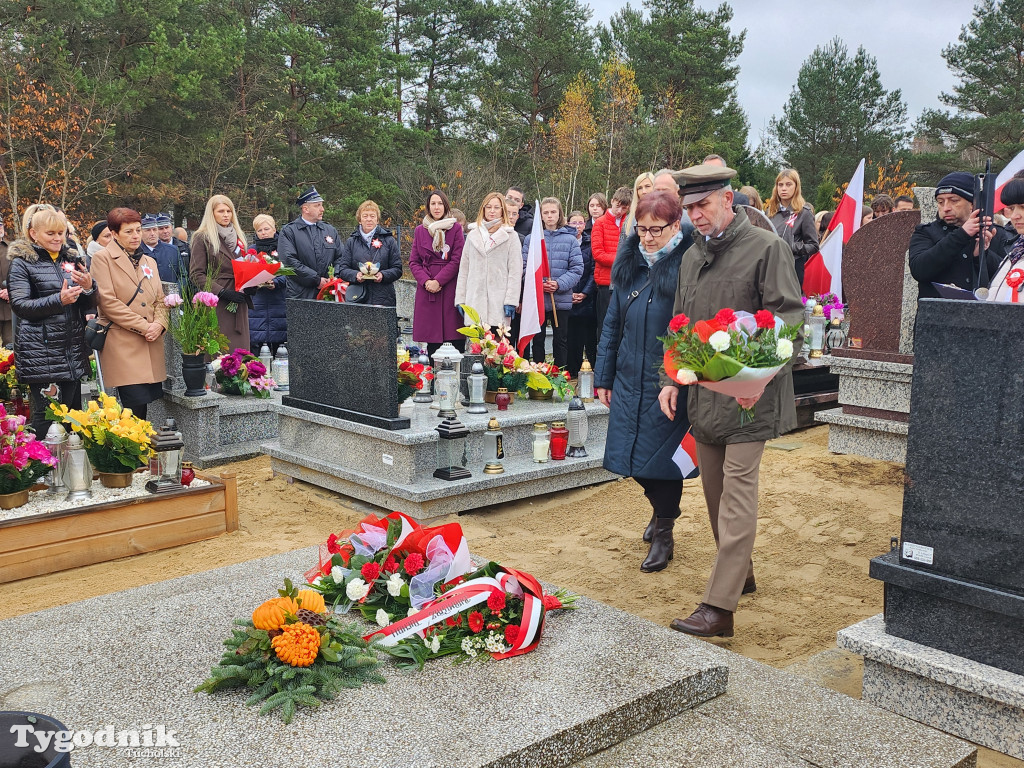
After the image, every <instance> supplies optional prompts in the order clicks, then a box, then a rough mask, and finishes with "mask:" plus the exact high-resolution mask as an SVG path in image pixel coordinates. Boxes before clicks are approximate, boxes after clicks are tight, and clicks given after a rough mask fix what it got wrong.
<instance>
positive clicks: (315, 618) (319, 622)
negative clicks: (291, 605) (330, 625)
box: [295, 608, 327, 627]
mask: <svg viewBox="0 0 1024 768" xmlns="http://www.w3.org/2000/svg"><path fill="white" fill-rule="evenodd" d="M295 616H296V618H297V619H298V620H299V621H301V622H302V623H303V624H309V626H311V627H322V626H324V625H325V624H327V617H326V616H324V615H323V614H322V613H317V612H316V611H308V610H306V609H305V608H299V611H298V613H296V614H295Z"/></svg>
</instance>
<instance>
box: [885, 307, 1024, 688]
mask: <svg viewBox="0 0 1024 768" xmlns="http://www.w3.org/2000/svg"><path fill="white" fill-rule="evenodd" d="M1022 331H1024V306H1021V305H1016V304H996V303H986V302H972V301H949V300H945V299H923V300H922V301H921V302H920V306H919V308H918V313H917V326H916V330H915V335H914V355H915V362H914V379H913V385H912V391H911V406H910V430H909V435H908V440H907V464H906V490H905V492H904V497H903V523H902V529H901V535H900V546H899V550H898V551H897V552H896V553H890V554H888V555H885V556H882V557H880V558H876V559H875V560H873V561H872V563H871V575H872V576H873V577H875V578H879V579H881V580H883V581H885V582H886V609H885V619H886V631H888V632H889V633H890V634H894V635H897V636H899V637H903V638H906V639H908V640H914V641H915V642H920V643H922V644H925V645H930V646H932V647H936V648H941V649H943V650H947V651H950V652H952V653H956V654H958V655H962V656H965V657H967V658H971V659H975V660H977V661H982V662H983V663H986V664H992V665H994V666H999V667H1001V668H1003V669H1011V671H1014V672H1017V673H1024V651H1022V650H1021V647H1020V645H1019V643H1015V644H1014V646H1013V648H1012V649H1008V648H1006V646H1005V644H1006V642H1007V639H1008V638H1010V637H1017V638H1020V637H1024V493H1022V491H1024V479H1022V477H1024V476H1022V471H1024V415H1022V405H1024V374H1022V370H1024V369H1022V367H1021V361H1022V360H1024V333H1022Z"/></svg>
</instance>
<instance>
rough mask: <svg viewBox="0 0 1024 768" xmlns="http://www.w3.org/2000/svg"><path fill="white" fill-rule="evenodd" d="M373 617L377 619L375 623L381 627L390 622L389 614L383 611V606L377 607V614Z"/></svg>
mask: <svg viewBox="0 0 1024 768" xmlns="http://www.w3.org/2000/svg"><path fill="white" fill-rule="evenodd" d="M375 618H376V620H377V624H378V625H380V626H382V627H386V626H387V625H388V624H390V623H391V614H390V613H388V612H387V611H385V610H384V609H383V608H378V609H377V616H376V617H375Z"/></svg>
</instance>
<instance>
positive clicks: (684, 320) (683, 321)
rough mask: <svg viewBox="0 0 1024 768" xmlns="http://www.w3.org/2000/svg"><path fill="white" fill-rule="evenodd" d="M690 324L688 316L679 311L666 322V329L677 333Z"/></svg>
mask: <svg viewBox="0 0 1024 768" xmlns="http://www.w3.org/2000/svg"><path fill="white" fill-rule="evenodd" d="M689 324H690V318H688V317H687V316H686V315H684V314H683V313H682V312H680V313H679V314H678V315H676V316H675V317H673V318H672V321H671V322H670V323H669V324H668V329H669V330H670V331H671V332H672V333H679V331H681V330H683V328H685V327H686V326H688V325H689Z"/></svg>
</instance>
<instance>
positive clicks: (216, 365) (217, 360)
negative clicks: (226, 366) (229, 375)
mask: <svg viewBox="0 0 1024 768" xmlns="http://www.w3.org/2000/svg"><path fill="white" fill-rule="evenodd" d="M210 366H211V367H212V368H213V370H215V371H219V370H220V358H219V357H216V358H214V359H213V362H211V363H210Z"/></svg>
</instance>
